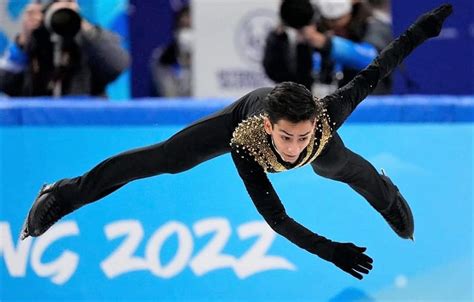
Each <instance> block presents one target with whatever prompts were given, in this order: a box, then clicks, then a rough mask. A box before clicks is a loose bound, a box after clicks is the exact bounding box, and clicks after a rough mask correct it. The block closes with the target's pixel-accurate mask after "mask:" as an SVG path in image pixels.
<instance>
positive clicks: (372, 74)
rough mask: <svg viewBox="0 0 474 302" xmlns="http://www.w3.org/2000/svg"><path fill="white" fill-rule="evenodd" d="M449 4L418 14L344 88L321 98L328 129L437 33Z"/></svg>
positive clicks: (352, 109) (350, 111) (349, 112)
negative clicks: (410, 23)
mask: <svg viewBox="0 0 474 302" xmlns="http://www.w3.org/2000/svg"><path fill="white" fill-rule="evenodd" d="M451 12H452V6H451V5H450V4H444V5H441V6H440V7H438V8H436V9H434V10H432V11H430V12H427V13H425V14H423V15H422V16H420V17H419V18H418V20H417V21H416V22H415V23H413V24H412V25H411V26H410V27H409V28H408V29H407V30H406V31H405V32H404V33H403V34H402V35H400V36H399V37H398V38H397V39H395V40H393V41H392V42H391V43H390V44H389V45H388V46H387V47H385V49H383V50H382V52H381V53H380V54H379V55H378V57H377V58H375V59H374V61H372V63H371V64H370V65H369V66H367V68H365V69H364V70H362V71H361V72H359V74H358V75H357V76H356V77H355V78H354V79H353V80H352V81H350V82H349V83H348V84H347V85H345V86H344V87H341V88H340V89H338V90H336V91H335V92H334V93H333V94H331V95H328V96H326V97H325V98H323V100H322V101H323V103H324V104H325V106H326V109H327V111H328V115H329V117H330V119H331V126H332V130H333V131H336V130H337V129H338V128H339V127H340V126H341V125H342V124H343V123H344V121H345V120H346V119H347V117H348V116H349V115H350V114H351V113H352V111H354V109H355V108H356V106H357V105H358V104H359V103H360V102H362V101H363V100H364V99H365V98H366V97H367V95H368V94H369V93H371V92H372V91H373V90H374V89H375V87H376V86H377V84H378V83H379V81H381V80H382V79H383V78H385V77H386V76H387V75H389V74H390V73H391V72H392V71H393V70H394V69H395V67H397V66H398V65H399V64H400V63H401V62H402V61H403V60H404V59H405V58H406V57H407V56H408V55H409V54H410V53H411V52H412V51H413V49H415V48H416V47H417V46H419V45H420V44H422V43H423V42H424V41H426V40H427V39H429V38H432V37H436V36H438V35H439V33H440V31H441V28H442V26H443V23H444V21H445V20H446V18H447V17H448V16H449V15H450V14H451Z"/></svg>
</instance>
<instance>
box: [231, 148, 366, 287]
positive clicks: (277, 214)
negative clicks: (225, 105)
mask: <svg viewBox="0 0 474 302" xmlns="http://www.w3.org/2000/svg"><path fill="white" fill-rule="evenodd" d="M232 159H233V160H234V163H235V166H236V167H237V170H238V172H239V175H240V177H241V178H242V180H243V182H244V184H245V187H246V189H247V191H248V193H249V195H250V197H251V198H252V201H253V203H254V204H255V207H256V208H257V210H258V212H259V213H260V214H261V215H262V216H263V218H264V219H265V221H266V222H267V223H268V224H269V225H270V227H271V228H272V229H273V230H274V231H275V232H277V233H278V234H280V235H282V236H284V237H285V238H287V239H288V240H290V241H291V242H293V243H294V244H296V245H297V246H299V247H300V248H303V249H305V250H307V251H308V252H310V253H313V254H316V255H318V256H319V257H321V258H323V259H324V260H327V261H329V262H332V263H334V264H335V265H336V266H337V267H339V268H340V269H342V270H344V271H345V272H347V273H349V274H351V275H352V276H354V277H356V278H358V279H362V274H367V273H368V272H369V271H370V270H371V269H372V262H373V261H372V259H371V258H370V257H369V256H367V255H365V254H364V251H365V248H362V247H357V246H355V245H354V244H352V243H339V242H334V241H331V240H329V239H326V238H325V237H323V236H319V235H318V234H316V233H313V232H311V231H310V230H308V229H307V228H305V227H304V226H302V225H301V224H299V223H298V222H296V221H295V220H293V219H292V218H291V217H289V216H288V215H287V214H286V211H285V208H284V206H283V204H282V203H281V201H280V198H279V197H278V195H277V193H276V192H275V190H274V189H273V186H272V184H271V183H270V181H269V179H268V177H267V175H266V174H265V172H264V170H263V168H262V167H261V166H260V165H259V164H257V162H255V161H254V160H253V159H252V158H249V157H246V156H244V155H243V154H242V153H236V152H235V151H233V152H232Z"/></svg>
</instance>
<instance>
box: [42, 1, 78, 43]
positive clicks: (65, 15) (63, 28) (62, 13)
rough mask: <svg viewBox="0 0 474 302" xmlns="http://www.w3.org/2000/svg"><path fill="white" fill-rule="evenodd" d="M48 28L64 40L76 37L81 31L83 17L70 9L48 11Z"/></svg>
mask: <svg viewBox="0 0 474 302" xmlns="http://www.w3.org/2000/svg"><path fill="white" fill-rule="evenodd" d="M45 25H46V28H47V29H48V30H49V31H50V32H52V33H56V34H58V35H60V36H61V37H63V38H72V37H74V36H75V35H76V34H77V33H78V32H79V30H80V29H81V16H80V15H79V14H78V13H77V12H76V11H75V10H72V9H70V8H59V9H56V10H48V11H47V12H46V15H45Z"/></svg>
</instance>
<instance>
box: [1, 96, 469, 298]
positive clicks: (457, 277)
mask: <svg viewBox="0 0 474 302" xmlns="http://www.w3.org/2000/svg"><path fill="white" fill-rule="evenodd" d="M43 105H44V104H43ZM48 106H49V104H46V106H40V104H39V103H38V107H40V108H41V110H42V113H41V114H45V113H47V112H48V109H45V108H47V107H48ZM375 107H376V106H375ZM103 110H105V111H107V108H105V109H103ZM372 110H373V111H372V115H377V114H378V113H377V109H376V108H372ZM185 111H186V110H184V111H183V112H185ZM0 112H2V110H0ZM0 119H3V116H2V115H0ZM84 120H87V119H86V118H85V117H84ZM125 124H127V123H125ZM182 127H183V125H182V124H179V123H178V124H176V125H173V124H167V123H165V124H156V125H134V126H130V125H119V124H117V123H115V122H112V124H111V125H105V124H102V125H88V124H82V125H80V124H74V125H46V124H43V125H40V126H38V125H36V124H33V125H31V124H26V125H23V126H19V125H11V124H10V125H6V126H5V125H4V126H2V127H0V145H1V148H0V167H1V169H0V171H1V172H0V238H1V240H0V299H1V300H2V301H11V300H19V299H24V300H31V301H33V300H38V299H44V300H53V299H55V300H72V299H81V300H144V299H150V300H160V301H169V300H179V301H183V300H202V301H208V300H214V301H224V300H225V301H230V300H248V301H275V300H276V299H280V300H292V301H304V300H307V301H356V300H357V299H362V300H363V301H389V300H391V301H393V300H396V301H408V300H411V301H413V300H426V301H448V300H452V301H471V300H472V299H473V294H472V272H473V271H474V269H473V254H472V243H473V236H472V221H473V208H472V205H473V201H474V199H473V170H474V169H473V168H474V167H473V160H474V152H473V145H472V141H473V137H474V125H473V123H472V120H471V122H458V123H446V122H442V123H440V122H438V123H435V122H428V123H418V122H414V121H411V122H404V123H393V122H392V121H391V120H388V123H384V122H383V121H382V122H380V121H379V122H378V123H372V122H371V123H367V122H363V121H362V120H360V121H359V122H358V123H350V124H348V125H345V126H344V127H343V128H342V129H341V131H340V133H341V136H342V137H343V139H344V141H345V143H346V145H347V146H348V147H349V148H351V149H352V150H354V151H356V152H358V153H360V154H361V155H363V156H364V157H366V158H367V159H368V160H369V161H371V162H372V163H373V164H374V165H375V166H376V167H377V168H385V170H386V171H387V172H388V173H389V175H390V176H391V177H392V179H393V180H394V181H395V182H396V183H397V185H398V186H399V187H400V189H401V190H402V192H403V193H404V195H405V196H406V198H407V200H408V201H409V202H410V204H411V206H412V209H413V212H414V215H415V219H416V232H415V236H416V242H414V243H413V242H411V241H406V240H401V239H399V238H398V237H397V236H396V235H395V234H394V233H393V231H392V230H391V229H390V228H389V227H388V226H387V225H386V223H385V222H384V221H383V219H382V218H381V217H380V215H379V214H378V213H377V212H375V211H374V210H373V209H372V208H371V207H370V206H369V205H368V203H367V202H366V201H364V200H363V199H362V198H361V197H359V196H358V195H357V194H356V193H355V192H353V191H352V190H351V189H350V188H349V187H347V186H346V185H344V184H341V183H337V182H334V181H330V180H327V179H323V178H321V177H319V176H317V175H315V174H314V173H313V172H312V170H311V168H309V167H303V168H301V169H297V170H295V171H290V172H286V173H282V174H277V175H270V178H271V180H272V182H273V184H274V186H275V188H276V190H277V192H278V193H279V195H280V197H281V199H282V201H283V203H284V204H285V206H286V208H287V211H288V213H289V214H290V215H291V216H292V217H293V218H295V219H296V220H297V221H299V222H301V223H302V224H304V225H306V226H307V227H309V228H310V229H312V230H314V231H315V232H318V233H320V234H322V235H325V236H327V237H329V238H331V239H333V240H337V241H349V242H354V243H356V244H360V245H363V246H367V247H368V254H369V255H371V256H372V257H373V258H374V259H375V263H374V270H373V271H372V272H371V273H370V274H369V275H368V276H367V277H366V278H365V279H364V280H363V281H358V280H356V279H353V278H352V277H350V276H349V275H346V274H345V273H343V272H341V271H339V270H338V269H337V268H335V267H334V266H333V265H332V264H330V263H327V262H325V261H323V260H321V259H319V258H318V257H316V256H314V255H311V254H309V253H307V252H305V251H303V250H301V249H299V248H297V247H296V246H294V245H292V244H291V243H289V242H288V241H286V240H285V239H284V238H282V237H279V236H276V237H273V235H274V234H273V233H272V232H269V229H268V228H267V227H266V226H265V224H264V223H263V220H262V219H261V217H260V216H259V215H258V213H257V211H256V210H255V208H254V206H253V205H252V202H251V200H250V198H249V197H248V195H247V193H246V192H245V189H244V186H243V184H242V182H241V180H240V179H239V177H238V176H237V173H236V171H235V168H234V167H233V164H232V161H231V159H230V157H229V156H228V155H224V156H222V157H219V158H217V159H215V160H213V161H210V162H206V163H203V164H201V165H199V166H198V167H196V168H195V169H193V170H191V171H187V172H185V173H182V174H179V175H161V176H157V177H152V178H149V179H144V180H140V181H136V182H133V183H131V184H129V185H127V186H125V187H124V188H122V189H120V190H119V191H117V192H115V193H113V194H111V195H110V196H108V197H106V198H104V199H103V200H102V201H100V202H97V203H94V204H92V205H89V206H87V207H84V208H82V209H80V210H79V211H77V212H75V213H73V214H72V215H70V216H68V217H67V218H65V219H63V220H62V221H61V222H60V223H59V224H58V225H57V226H56V227H55V228H53V229H51V230H50V231H48V232H47V233H46V234H45V235H44V236H41V237H39V238H37V239H28V240H26V241H22V242H20V241H18V240H17V236H18V233H19V230H20V228H21V224H22V222H23V218H24V216H25V215H26V213H27V211H28V209H29V207H30V205H31V202H32V200H33V199H34V196H35V195H36V193H37V191H38V189H39V187H40V185H41V184H42V183H45V182H52V181H55V180H57V179H59V178H63V177H73V176H76V175H79V174H81V173H83V172H85V171H86V170H88V169H89V168H91V167H92V166H93V165H95V164H96V163H98V162H99V161H100V160H102V159H104V158H106V157H108V156H111V155H113V154H116V153H118V152H121V151H124V150H127V149H130V148H134V147H139V146H143V145H148V144H153V143H156V142H157V141H161V140H164V139H166V138H167V137H169V136H170V135H172V134H173V133H174V132H176V131H177V130H179V129H181V128H182ZM213 240H216V243H220V244H221V245H222V246H220V252H219V253H218V255H207V256H206V255H204V256H203V254H202V253H203V251H205V250H206V249H207V248H209V247H210V245H211V242H212V241H213ZM257 242H260V243H265V244H267V246H264V247H263V248H262V251H261V252H262V254H260V255H259V254H258V253H257V255H256V256H254V257H253V256H252V254H251V251H252V250H253V248H255V247H256V244H257ZM124 246H128V247H129V248H130V250H129V251H128V252H127V251H124V250H121V248H123V247H124ZM61 259H63V260H61ZM62 261H64V262H62Z"/></svg>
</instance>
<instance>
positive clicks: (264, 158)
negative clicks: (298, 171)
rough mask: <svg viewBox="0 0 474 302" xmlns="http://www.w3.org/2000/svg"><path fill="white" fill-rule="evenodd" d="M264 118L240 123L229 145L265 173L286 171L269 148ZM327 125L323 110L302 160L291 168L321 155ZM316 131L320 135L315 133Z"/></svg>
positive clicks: (255, 118)
mask: <svg viewBox="0 0 474 302" xmlns="http://www.w3.org/2000/svg"><path fill="white" fill-rule="evenodd" d="M264 118H265V115H263V114H260V115H256V116H252V117H250V118H248V119H246V120H244V121H242V122H240V123H239V125H238V126H237V128H235V130H234V132H233V134H232V139H231V142H230V145H231V147H232V148H234V149H235V150H236V153H239V154H243V153H245V154H248V155H250V156H251V157H252V158H253V159H254V160H255V161H256V162H257V163H258V164H259V165H260V166H261V167H262V168H263V170H264V171H265V172H267V173H268V172H282V171H286V170H288V169H287V168H286V167H285V166H284V165H283V164H281V163H280V162H279V161H278V159H277V156H276V155H275V153H274V152H273V149H272V148H271V146H270V142H269V140H268V137H267V136H268V134H267V133H266V132H265V128H264ZM329 124H330V121H329V116H328V115H327V113H326V111H325V110H324V111H323V113H322V114H321V116H320V118H318V120H317V122H316V126H315V132H314V133H313V135H312V136H311V138H310V142H309V144H308V146H307V147H306V154H305V156H304V158H302V159H301V160H299V161H298V163H297V164H296V165H295V166H294V167H293V168H297V167H301V166H304V165H306V164H308V163H310V162H312V161H313V160H314V159H315V158H316V157H317V156H318V155H319V154H321V152H322V150H323V149H324V146H325V145H326V144H327V142H328V141H329V139H330V138H331V127H330V125H329ZM317 131H319V132H320V133H316V132H317ZM316 137H320V139H316ZM241 151H242V152H241ZM242 157H243V156H242Z"/></svg>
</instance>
